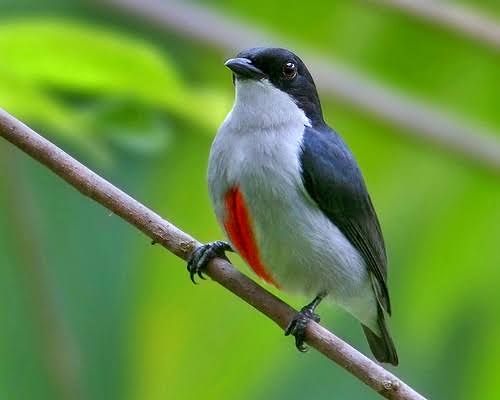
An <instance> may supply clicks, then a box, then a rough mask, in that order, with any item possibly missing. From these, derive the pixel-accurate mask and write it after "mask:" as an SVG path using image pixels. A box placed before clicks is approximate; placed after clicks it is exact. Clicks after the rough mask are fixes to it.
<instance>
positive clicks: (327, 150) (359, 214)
mask: <svg viewBox="0 0 500 400" xmlns="http://www.w3.org/2000/svg"><path fill="white" fill-rule="evenodd" d="M301 166H302V178H303V182H304V186H305V188H306V190H307V192H308V194H309V196H310V197H311V198H312V199H313V200H314V201H315V202H316V203H317V204H318V206H319V208H320V209H321V210H322V211H323V213H324V214H325V215H326V216H327V217H328V218H329V219H330V221H332V222H333V223H334V224H335V225H336V226H337V228H339V230H340V231H341V232H342V233H343V234H344V236H345V237H346V238H347V239H348V240H349V241H350V242H351V244H352V245H353V246H354V247H355V248H356V249H357V250H358V251H359V253H360V254H361V255H362V257H363V259H364V260H365V262H366V265H367V266H368V269H369V270H370V272H371V274H372V282H373V289H374V291H375V294H376V296H377V300H378V302H379V303H380V305H381V306H382V307H383V308H384V309H385V310H386V312H387V313H388V314H390V313H391V305H390V299H389V292H388V289H387V256H386V251H385V245H384V239H383V236H382V231H381V229H380V224H379V221H378V218H377V215H376V213H375V210H374V208H373V204H372V202H371V199H370V196H369V194H368V191H367V189H366V185H365V183H364V180H363V176H362V175H361V172H360V170H359V168H358V165H357V163H356V161H355V160H354V157H353V156H352V154H351V152H350V151H349V149H348V147H347V145H346V144H345V143H344V142H343V141H342V139H341V138H340V136H339V135H337V134H336V133H335V132H334V131H332V130H330V129H329V128H328V127H327V126H325V127H324V128H321V129H318V128H310V127H306V130H305V132H304V140H303V143H302V153H301Z"/></svg>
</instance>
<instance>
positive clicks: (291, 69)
mask: <svg viewBox="0 0 500 400" xmlns="http://www.w3.org/2000/svg"><path fill="white" fill-rule="evenodd" d="M296 75H297V66H296V65H295V64H294V63H293V62H287V63H286V64H284V65H283V78H285V79H287V80H291V79H293V78H295V76H296Z"/></svg>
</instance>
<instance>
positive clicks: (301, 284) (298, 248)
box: [243, 185, 374, 318]
mask: <svg viewBox="0 0 500 400" xmlns="http://www.w3.org/2000/svg"><path fill="white" fill-rule="evenodd" d="M275 189H276V187H275V186H274V187H273V188H272V189H271V190H266V185H258V186H255V187H252V185H250V186H247V187H245V188H244V191H243V193H244V195H245V197H246V198H248V199H252V201H250V202H247V209H248V215H249V218H250V220H251V223H252V227H253V234H254V238H255V243H256V247H257V248H258V253H259V257H260V260H261V263H262V265H265V268H266V270H267V271H269V274H270V275H271V276H272V277H273V280H274V282H275V284H276V285H277V286H278V287H280V288H282V289H284V290H286V291H290V292H299V293H303V294H306V295H308V296H315V295H317V294H318V293H319V292H321V291H326V292H328V293H329V296H330V297H331V298H333V299H334V300H335V301H336V302H337V303H339V304H340V305H341V306H343V307H344V308H346V309H347V310H348V311H350V312H351V313H353V314H355V315H356V316H357V317H358V318H359V317H361V315H359V314H362V313H364V312H365V309H366V312H367V313H369V314H370V315H371V313H372V311H373V306H374V304H373V300H374V299H373V295H372V293H373V292H372V289H371V286H370V279H369V275H368V272H367V268H366V265H365V263H364V261H363V258H362V257H361V255H360V254H359V253H358V251H357V250H356V249H355V248H354V247H353V246H352V245H351V244H350V242H349V241H348V240H347V239H346V238H345V236H344V235H343V234H342V233H341V232H340V231H339V230H338V228H337V227H336V226H335V225H334V224H333V223H332V222H330V220H329V219H328V218H327V217H326V216H324V214H323V213H322V212H321V210H319V208H318V207H317V206H316V204H315V203H313V202H312V200H310V199H308V198H307V197H305V195H304V194H303V193H301V192H300V191H299V190H292V189H291V188H288V190H286V192H284V191H283V190H285V188H281V189H282V190H275Z"/></svg>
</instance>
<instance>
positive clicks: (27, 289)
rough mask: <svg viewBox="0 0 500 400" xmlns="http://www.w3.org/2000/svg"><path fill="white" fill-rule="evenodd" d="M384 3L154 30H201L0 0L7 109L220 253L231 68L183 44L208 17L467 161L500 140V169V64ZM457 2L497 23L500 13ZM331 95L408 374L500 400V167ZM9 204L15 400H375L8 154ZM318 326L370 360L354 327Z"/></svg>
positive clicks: (228, 11) (480, 45)
mask: <svg viewBox="0 0 500 400" xmlns="http://www.w3.org/2000/svg"><path fill="white" fill-rule="evenodd" d="M415 2H416V3H418V0H415ZM389 3H390V2H384V1H375V0H373V1H365V0H354V1H353V0H341V1H325V2H323V1H320V0H310V1H307V2H295V3H293V2H285V1H276V2H270V1H263V0H253V1H246V0H232V1H229V0H219V1H216V0H213V1H206V2H198V3H194V2H193V3H189V4H188V3H180V4H181V6H179V4H177V6H176V7H174V5H172V4H171V3H168V2H163V6H162V10H163V11H162V12H159V11H156V12H154V13H153V14H154V15H156V16H157V17H158V16H160V15H161V14H162V13H165V15H167V14H169V13H172V12H174V10H178V9H179V7H180V9H183V8H182V6H187V5H189V7H188V8H187V9H183V10H184V12H187V13H188V14H183V15H188V16H189V15H190V14H189V13H192V18H190V17H188V18H187V20H186V21H187V22H189V21H191V23H192V24H191V25H192V26H191V28H190V27H189V24H188V23H187V22H186V23H177V24H175V23H172V22H170V23H168V22H163V23H162V22H160V21H159V20H156V21H155V22H154V23H153V21H152V20H151V19H150V18H145V17H144V16H142V17H141V16H139V14H141V12H142V11H144V9H147V8H148V7H151V6H152V5H153V6H155V4H156V2H155V1H144V2H141V1H136V2H130V4H135V7H136V9H135V11H134V10H131V9H129V10H128V11H124V10H123V3H122V2H118V1H117V2H115V3H114V4H108V3H105V2H97V1H96V2H93V3H82V2H76V1H64V0H61V1H57V0H51V1H48V0H0V107H2V108H5V109H6V110H8V111H9V112H11V113H12V114H14V115H16V116H17V117H18V118H20V119H22V120H23V121H25V122H26V123H28V124H29V125H30V126H32V127H33V128H35V129H37V130H38V131H39V132H41V133H43V134H44V135H45V136H47V137H48V138H50V139H51V140H53V141H55V142H56V143H57V144H59V145H60V146H62V147H63V148H64V149H65V150H67V151H68V152H70V153H71V154H73V155H75V156H76V157H77V158H78V159H80V160H82V161H83V162H85V163H87V164H88V165H89V166H91V167H92V168H93V169H95V170H97V171H98V172H99V173H101V174H103V175H104V176H105V177H107V178H108V179H109V180H111V181H112V182H114V183H115V184H116V185H118V186H119V187H121V188H123V189H125V190H126V191H127V192H128V193H130V194H132V195H133V196H134V197H136V198H137V199H139V200H141V201H143V202H145V203H146V204H147V205H149V206H151V207H153V208H154V209H155V210H156V211H158V212H159V213H160V214H161V215H163V216H164V217H165V218H167V219H169V220H170V221H172V222H173V223H175V224H176V225H178V226H179V227H180V228H182V229H184V230H186V231H187V232H189V233H191V234H193V235H194V236H195V237H197V238H198V239H199V240H202V241H209V240H214V239H218V238H221V235H222V234H221V231H220V229H219V228H218V226H217V224H216V221H215V218H214V216H213V213H212V210H211V208H210V204H209V199H208V195H207V189H206V183H205V170H206V162H207V156H208V152H209V148H210V144H211V141H212V139H213V137H214V134H215V131H216V128H217V126H218V124H219V123H220V121H221V120H222V118H223V117H224V115H225V114H226V113H227V111H228V110H229V109H230V106H231V102H232V97H233V87H232V84H231V77H230V74H229V72H228V71H227V70H226V69H225V68H224V67H223V61H224V60H225V59H226V58H227V57H229V56H232V55H234V52H233V51H231V50H230V49H229V47H230V45H228V44H227V43H226V44H224V43H223V42H224V40H219V41H217V40H214V39H213V38H211V37H206V38H203V37H200V36H199V35H198V36H196V35H194V36H193V34H192V32H191V33H190V30H192V29H193V26H194V27H196V26H197V27H200V26H201V27H203V24H206V25H207V26H205V27H203V29H206V32H210V31H217V30H218V29H220V28H221V25H219V24H216V23H215V24H214V19H211V18H201V19H200V18H199V15H200V14H199V12H200V10H201V11H202V12H203V13H204V12H206V11H207V10H208V11H209V12H210V14H209V15H210V16H211V17H214V16H215V21H216V20H217V18H220V19H221V21H226V22H229V26H232V31H233V34H234V35H233V34H229V35H228V34H227V32H226V34H225V35H222V39H224V37H226V38H230V42H231V43H233V44H235V45H237V44H238V41H241V43H242V44H243V43H245V44H247V43H248V42H249V41H250V42H251V41H252V39H253V38H254V37H255V42H256V43H254V44H255V45H261V44H268V43H267V41H269V42H270V43H273V44H277V45H286V46H288V47H292V48H293V49H295V50H297V51H299V53H300V54H301V55H304V57H303V58H304V59H305V61H306V62H307V61H308V57H307V55H314V57H319V58H321V60H323V61H324V62H327V63H331V65H333V66H338V65H342V66H343V68H345V70H347V71H348V72H349V73H352V74H354V76H355V77H361V78H363V79H367V80H369V81H370V82H374V83H375V84H376V85H377V86H378V87H379V88H380V89H382V90H384V91H388V92H391V93H398V95H400V96H404V97H405V98H407V99H410V100H411V101H414V102H416V103H418V104H420V105H424V106H425V107H428V108H429V109H431V110H433V112H435V113H436V114H437V115H445V116H446V118H449V119H451V120H454V121H456V123H457V124H458V126H460V127H462V126H467V127H470V129H469V128H468V132H469V134H470V138H469V139H470V143H473V144H478V143H479V144H480V143H488V140H490V142H489V143H490V144H491V145H490V146H489V147H490V148H491V149H492V151H494V149H495V147H494V144H495V143H498V142H497V140H500V137H495V134H496V133H498V132H500V112H499V111H498V110H499V108H498V107H499V104H500V74H499V66H500V53H499V48H498V46H495V43H492V42H489V43H488V42H485V41H482V40H480V39H473V38H471V37H469V36H467V35H465V34H463V32H462V33H461V32H460V31H459V30H458V29H450V28H449V27H445V26H443V24H442V23H441V22H440V21H437V20H434V21H427V20H425V18H424V19H422V18H421V17H416V16H415V15H412V13H409V12H407V11H404V10H396V9H394V8H393V7H391V6H390V4H389ZM442 3H443V7H448V6H449V5H450V4H451V5H452V6H453V5H456V4H458V3H455V2H442ZM169 4H170V6H169ZM460 4H462V5H464V6H466V7H467V9H466V10H465V11H466V12H481V13H483V14H484V16H486V17H487V18H490V19H492V20H493V21H495V20H498V24H499V25H500V4H499V3H498V2H497V1H488V0H474V1H472V0H468V1H465V0H464V1H463V2H461V3H460ZM471 7H472V8H471ZM141 9H142V11H141ZM169 15H170V14H169ZM196 15H198V17H196ZM202 15H205V14H202ZM173 19H174V20H177V21H179V20H180V17H175V18H173ZM171 20H172V18H171ZM210 24H212V26H211V25H210ZM183 27H184V28H183ZM243 28H244V29H246V31H245V32H246V35H247V36H246V39H245V38H244V36H245V34H241V32H240V29H243ZM249 32H250V35H248V33H249ZM252 32H254V33H252ZM254 34H255V36H253V35H254ZM241 35H243V36H241ZM260 35H262V37H261V36H260ZM202 36H203V35H202ZM207 36H210V35H207ZM263 42H265V43H263ZM311 59H312V58H311ZM332 71H333V72H332V73H334V72H335V69H332ZM326 77H327V78H328V73H327V74H326ZM323 81H325V80H323ZM320 86H321V85H320ZM358 89H359V90H361V92H362V90H363V85H362V86H361V87H360V88H358ZM320 91H321V94H322V98H323V103H324V108H325V113H326V117H327V120H328V121H329V123H330V124H331V125H333V126H335V127H336V128H337V130H339V131H340V132H341V133H342V134H343V136H344V138H345V139H346V141H347V142H348V143H349V145H350V146H351V148H352V150H353V151H354V153H355V154H356V157H357V159H358V161H359V163H360V165H361V167H362V169H363V171H364V174H365V177H366V180H367V183H368V186H369V188H370V191H371V193H372V198H373V201H374V203H375V205H376V208H377V210H378V213H379V216H380V219H381V222H382V226H383V231H384V233H385V237H386V242H387V247H388V253H389V259H390V266H389V271H390V289H391V292H392V301H393V308H394V316H393V318H392V320H391V326H392V332H393V335H394V338H395V341H396V343H397V346H398V349H399V355H400V360H401V365H400V366H399V367H398V368H397V369H395V372H396V373H397V374H398V375H400V376H401V377H402V378H403V379H405V380H406V381H407V382H408V383H409V384H411V385H412V386H414V387H415V388H416V389H418V390H419V391H421V392H422V393H424V394H426V395H428V396H429V397H430V398H434V399H438V398H439V399H467V400H469V399H482V400H487V399H498V398H499V397H500V383H499V381H498V370H499V368H500V361H499V360H500V268H499V265H500V248H499V245H500V243H499V238H500V223H499V221H500V185H499V182H500V181H499V174H498V172H499V169H500V168H499V167H498V164H496V166H495V163H494V162H484V160H481V156H477V155H476V156H470V157H467V156H466V157H464V156H463V154H462V155H459V154H457V152H456V151H454V150H453V148H454V146H453V143H454V140H455V137H454V136H453V133H454V132H453V130H452V132H451V136H450V137H449V138H448V139H446V140H447V141H448V144H449V145H448V146H447V145H443V144H441V145H436V143H435V141H433V140H429V139H425V138H422V139H419V138H418V137H419V135H421V132H419V129H418V127H414V129H410V128H409V127H406V126H405V125H404V121H403V123H399V124H395V123H394V121H391V118H385V117H381V116H380V115H376V114H374V113H373V112H371V111H370V109H369V108H370V107H368V108H367V107H366V106H365V107H360V106H359V105H357V104H356V102H355V101H349V100H348V99H347V100H346V99H345V98H342V96H336V95H335V90H333V91H332V90H326V88H322V87H320ZM356 94H357V93H356ZM381 101H382V99H381ZM433 115H434V114H433ZM422 122H426V123H427V122H428V123H430V124H431V125H432V124H433V120H432V119H429V120H427V121H422ZM442 129H443V132H444V131H446V127H442ZM485 130H488V132H487V133H485V132H484V131H485ZM410 131H411V132H410ZM438 131H439V129H438ZM409 133H411V134H410V135H409ZM448 133H449V132H448ZM488 135H489V136H488ZM499 135H500V133H499ZM492 146H493V147H492ZM497 148H498V147H497ZM465 152H467V146H465ZM497 155H498V158H499V159H500V155H499V154H497ZM494 158H495V153H493V159H494ZM490 161H491V160H490ZM493 161H494V160H493ZM0 207H1V210H2V212H1V213H0V398H1V399H9V400H21V399H40V400H41V399H54V400H59V399H60V400H69V399H76V400H85V399H89V400H101V399H102V400H104V399H128V400H136V399H137V400H139V399H140V400H160V399H176V400H177V399H179V400H185V399H207V400H209V399H286V400H298V399H302V398H305V397H307V398H312V399H372V398H373V399H374V398H377V396H376V395H375V394H374V393H373V392H371V390H369V389H368V388H366V387H364V386H363V385H362V384H361V383H359V382H358V381H356V380H355V379H354V378H353V377H351V376H350V375H349V374H347V373H346V372H344V371H343V370H341V369H340V368H339V367H337V366H335V365H334V364H332V363H330V362H329V361H327V360H325V359H324V358H323V357H322V356H320V355H319V354H318V353H316V352H314V351H310V352H309V353H307V354H305V355H304V354H298V353H297V352H296V351H295V349H294V347H293V344H292V340H291V339H289V338H284V337H283V334H282V332H281V331H280V330H279V329H278V328H277V327H276V326H275V325H274V324H273V323H271V322H270V321H268V320H267V319H265V318H264V317H263V316H262V315H260V314H258V313H257V312H255V311H254V310H253V309H251V308H250V307H249V306H247V305H246V304H244V303H243V302H242V301H240V300H239V299H238V298H236V297H234V296H233V295H231V294H229V293H228V292H226V291H225V290H223V289H221V288H220V287H218V286H217V285H216V284H215V283H213V282H210V281H203V282H202V284H200V285H198V286H197V287H195V286H193V285H192V284H191V282H190V281H189V279H188V276H187V274H186V271H185V265H184V263H183V262H181V261H180V260H179V259H177V258H175V257H174V256H172V255H170V254H169V253H167V252H166V251H164V250H162V249H161V248H160V247H158V246H155V247H153V246H151V245H150V242H149V240H147V238H145V237H144V236H143V235H142V234H140V233H139V232H138V231H136V230H135V229H133V228H131V227H130V226H128V225H126V224H125V223H124V222H122V221H121V220H120V219H119V218H118V217H116V216H113V215H110V214H109V212H107V211H106V210H105V209H103V208H102V207H101V206H99V205H96V204H94V203H92V202H91V201H89V200H87V199H86V198H83V197H82V196H81V195H80V194H79V193H77V192H76V191H75V190H73V189H72V188H70V187H68V186H67V185H66V184H65V183H63V182H62V181H61V180H59V179H58V178H56V177H55V176H53V174H52V173H50V172H48V171H47V170H45V169H44V168H42V167H41V166H40V165H38V164H37V163H35V162H34V161H32V160H31V159H29V158H28V157H27V156H25V155H24V154H21V153H20V152H19V151H18V150H16V149H15V148H14V147H12V146H11V145H9V144H7V143H6V142H4V141H0ZM233 261H234V262H235V263H236V265H238V266H239V267H240V268H241V269H242V270H244V271H245V272H246V273H248V274H251V273H250V272H249V270H248V269H247V268H246V267H245V266H244V265H243V263H242V262H241V260H239V259H238V258H237V257H234V258H233ZM285 298H286V299H287V301H290V302H291V303H292V304H293V305H295V306H300V305H302V304H303V303H304V302H305V301H306V300H307V299H303V298H300V297H290V296H285ZM320 311H321V314H322V317H323V321H324V323H325V324H326V325H327V326H328V327H329V328H330V329H332V330H333V331H334V332H335V333H337V334H338V335H340V336H341V337H343V338H345V339H347V340H348V341H349V342H350V343H352V344H353V345H354V346H355V347H357V348H359V349H361V350H362V351H363V352H365V353H368V349H367V345H366V344H365V341H364V338H363V336H362V333H361V330H360V329H359V326H358V324H357V323H356V322H355V321H354V320H353V319H352V318H351V317H349V316H346V315H345V314H344V313H342V312H340V311H339V310H336V309H334V308H329V307H328V306H322V307H321V310H320Z"/></svg>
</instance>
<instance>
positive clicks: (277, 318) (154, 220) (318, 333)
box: [0, 109, 424, 400]
mask: <svg viewBox="0 0 500 400" xmlns="http://www.w3.org/2000/svg"><path fill="white" fill-rule="evenodd" d="M0 136H2V137H3V138H5V139H6V140H8V141H9V142H11V143H12V144H13V145H15V146H17V147H18V148H20V149H21V150H23V151H24V152H25V153H27V154H29V155H30V156H31V157H33V158H34V159H36V160H38V161H39V162H40V163H42V164H43V165H45V166H46V167H47V168H49V169H50V170H52V172H54V173H56V174H57V175H59V176H60V177H61V178H62V179H64V180H65V181H66V182H68V183H69V184H70V185H71V186H73V187H74V188H76V189H77V190H78V191H80V192H81V193H82V194H83V195H85V196H87V197H90V198H91V199H93V200H95V201H96V202H98V203H100V204H101V205H103V206H104V207H106V208H107V209H109V210H110V211H112V212H113V213H114V214H116V215H118V216H120V217H121V218H123V219H124V220H125V221H127V222H129V223H130V224H132V225H134V226H135V227H136V228H138V229H139V230H141V231H142V232H143V233H144V234H146V235H147V236H149V237H150V238H151V239H153V241H155V242H156V243H160V244H161V245H162V246H163V247H165V248H166V249H167V250H169V251H170V252H172V253H174V254H175V255H177V256H178V257H180V258H182V259H183V260H187V259H188V258H189V256H190V255H191V253H192V251H193V250H194V249H195V248H196V247H197V246H199V245H200V243H199V242H198V241H196V240H195V239H193V238H192V237H191V236H189V235H188V234H187V233H184V232H183V231H181V230H180V229H179V228H177V227H175V226H174V225H172V224H171V223H169V222H168V221H166V220H164V219H163V218H161V217H160V216H159V215H158V214H156V213H155V212H153V211H151V210H150V209H148V208H147V207H145V206H144V205H142V204H141V203H139V202H138V201H136V200H134V199H133V198H132V197H130V196H129V195H127V194H126V193H124V192H123V191H121V190H120V189H118V188H116V187H115V186H113V185H112V184H111V183H109V182H108V181H106V180H105V179H104V178H102V177H100V176H99V175H97V174H96V173H94V172H93V171H91V170H90V169H89V168H87V167H85V166H84V165H83V164H81V163H79V162H78V161H77V160H75V159H74V158H72V157H71V156H69V155H68V154H66V153H65V152H64V151H62V150H61V149H59V148H58V147H57V146H55V145H54V144H52V143H51V142H49V141H48V140H46V139H44V138H43V137H42V136H40V135H39V134H37V133H36V132H35V131H33V130H32V129H30V128H29V127H28V126H26V125H24V124H23V123H22V122H20V121H18V120H17V119H15V118H14V117H13V116H11V115H9V114H8V113H7V112H5V111H4V110H2V109H0ZM207 275H208V276H210V277H211V278H212V279H213V280H215V281H216V282H218V283H219V284H221V285H222V286H224V287H225V288H226V289H228V290H230V291H231V292H233V293H234V294H235V295H237V296H238V297H240V298H241V299H243V300H244V301H246V302H247V303H248V304H250V305H252V306H253V307H255V308H256V309H257V310H259V311H260V312H262V313H263V314H264V315H266V316H267V317H269V318H270V319H272V320H273V321H274V322H275V323H276V324H277V325H278V326H280V327H281V328H283V329H284V328H285V327H286V325H287V324H288V322H289V321H290V320H291V319H292V317H293V316H294V315H295V313H296V310H294V309H293V308H292V307H290V306H289V305H288V304H286V303H284V302H283V301H281V300H280V299H278V298H277V297H276V296H274V295H273V294H271V293H269V292H268V291H267V290H265V289H264V288H262V287H261V286H259V285H258V284H257V283H255V282H254V281H252V280H251V279H249V278H248V277H246V276H245V275H243V274H242V273H241V272H239V271H238V270H236V269H235V268H233V266H232V265H231V264H230V263H228V262H227V261H225V260H223V259H215V260H213V261H212V262H211V263H210V264H209V266H208V269H207ZM306 339H307V340H306V341H307V343H308V344H309V345H310V346H311V347H314V348H315V349H317V350H318V351H320V352H321V353H323V354H324V355H325V356H326V357H328V358H329V359H331V360H332V361H334V362H336V363H337V364H339V365H340V366H341V367H343V368H344V369H346V370H347V371H349V372H350V373H351V374H353V375H354V376H356V377H357V378H358V379H359V380H361V381H362V382H364V383H366V384H367V385H368V386H370V387H371V388H372V389H374V390H375V391H376V392H378V393H380V394H381V395H382V396H384V397H385V398H387V399H398V400H403V399H406V400H423V399H424V397H422V396H421V395H420V394H418V393H417V392H416V391H415V390H413V389H412V388H411V387H410V386H408V385H407V384H406V383H404V382H403V381H401V380H400V379H399V378H397V377H396V376H395V375H393V374H391V373H390V372H388V371H386V370H385V369H384V368H382V367H381V366H380V365H378V364H376V363H375V362H373V361H372V360H370V359H369V358H367V357H366V356H364V355H363V354H361V353H360V352H358V351H357V350H355V349H354V348H352V347H351V346H350V345H348V344H347V343H345V342H344V341H342V340H341V339H339V338H338V337H337V336H335V335H333V334H332V333H331V332H329V331H328V330H326V329H325V328H323V327H322V326H321V325H319V324H317V323H314V322H311V323H310V324H309V325H308V327H307V332H306Z"/></svg>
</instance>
